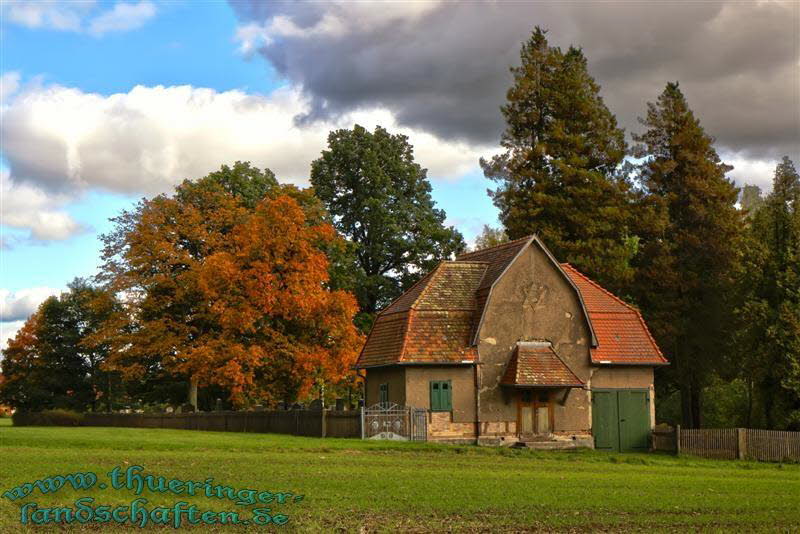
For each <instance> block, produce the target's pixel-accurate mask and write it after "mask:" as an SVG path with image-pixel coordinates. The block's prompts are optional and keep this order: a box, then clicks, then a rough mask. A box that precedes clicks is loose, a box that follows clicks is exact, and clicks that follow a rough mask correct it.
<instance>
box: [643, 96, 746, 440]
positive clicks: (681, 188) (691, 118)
mask: <svg viewBox="0 0 800 534" xmlns="http://www.w3.org/2000/svg"><path fill="white" fill-rule="evenodd" d="M640 122H641V123H642V124H643V125H644V126H645V127H646V131H645V132H644V133H642V134H641V135H635V136H634V140H635V141H636V142H637V143H638V145H637V146H636V147H635V154H636V156H638V157H639V158H642V159H643V163H642V164H641V166H640V168H639V170H640V175H639V180H640V181H641V184H642V186H643V187H644V190H645V193H646V196H647V197H646V199H645V200H646V201H647V203H648V204H649V205H651V206H653V208H654V210H655V211H657V212H659V215H660V216H659V220H660V221H662V224H661V225H660V226H659V227H657V228H656V231H653V232H650V233H648V234H644V235H642V236H641V237H642V240H641V243H640V246H641V256H640V258H639V261H638V270H637V280H638V283H637V286H638V301H639V303H640V305H641V306H642V308H643V310H644V312H645V315H646V317H647V319H648V324H649V325H650V327H651V329H652V330H653V333H654V335H655V336H656V338H657V340H658V342H659V344H660V346H661V348H662V350H664V351H665V353H666V354H667V356H668V358H669V359H670V361H671V362H672V366H671V367H670V368H669V369H667V370H665V375H666V376H665V378H667V379H668V383H667V386H670V387H673V388H677V389H679V390H680V392H681V404H682V418H683V423H684V425H686V426H689V427H697V426H700V425H701V423H702V421H701V397H702V389H703V387H704V385H705V384H706V382H707V380H708V377H709V376H710V374H711V373H712V371H713V370H714V369H715V366H716V365H717V364H718V362H719V358H720V357H721V356H722V355H723V354H724V353H725V350H726V349H727V347H728V336H729V334H730V330H731V325H732V316H731V310H732V308H733V306H732V304H731V299H732V296H733V294H732V293H733V287H734V283H735V275H736V269H737V265H738V261H739V250H740V246H741V235H742V230H743V228H744V225H743V221H742V212H740V211H739V210H738V209H737V208H736V205H735V204H736V200H737V197H738V189H737V188H736V187H735V186H734V184H733V182H732V181H731V180H729V179H728V178H727V177H726V176H725V174H726V173H727V172H728V171H729V170H731V168H732V167H730V166H728V165H725V164H724V163H722V162H721V161H720V158H719V156H718V155H717V152H716V150H715V149H714V145H713V142H714V140H713V139H712V138H711V137H710V136H709V135H708V134H706V133H705V131H704V130H703V128H702V126H701V125H700V121H699V120H698V119H697V118H696V117H695V115H694V113H693V112H692V110H691V109H690V108H689V105H688V104H687V102H686V99H685V97H684V95H683V93H682V92H681V90H680V88H679V86H678V83H668V84H667V86H666V88H665V89H664V91H663V92H662V93H661V95H660V96H659V97H658V100H657V102H655V103H649V104H648V109H647V116H646V117H645V118H643V119H640ZM662 376H664V375H662Z"/></svg>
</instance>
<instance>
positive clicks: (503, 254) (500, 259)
mask: <svg viewBox="0 0 800 534" xmlns="http://www.w3.org/2000/svg"><path fill="white" fill-rule="evenodd" d="M532 239H533V236H528V237H523V238H521V239H515V240H514V241H509V242H508V243H503V244H502V245H497V246H496V247H491V248H486V249H483V250H476V251H475V252H467V253H466V254H462V255H460V256H458V257H457V258H456V261H483V262H486V263H488V267H487V268H486V274H485V275H484V277H483V280H481V284H480V286H479V287H478V290H477V292H476V295H475V298H476V305H475V316H474V317H473V320H472V331H471V332H470V341H471V343H476V341H475V340H476V337H477V334H478V328H479V327H480V324H481V317H483V310H484V308H485V307H486V302H487V301H488V300H489V292H490V291H491V289H492V284H494V283H495V281H497V279H498V278H500V275H502V274H503V272H504V271H505V270H506V267H508V266H509V265H510V264H511V262H512V261H514V258H516V257H517V254H519V253H520V251H521V250H522V249H523V248H525V246H527V245H528V244H529V243H530V242H531V240H532Z"/></svg>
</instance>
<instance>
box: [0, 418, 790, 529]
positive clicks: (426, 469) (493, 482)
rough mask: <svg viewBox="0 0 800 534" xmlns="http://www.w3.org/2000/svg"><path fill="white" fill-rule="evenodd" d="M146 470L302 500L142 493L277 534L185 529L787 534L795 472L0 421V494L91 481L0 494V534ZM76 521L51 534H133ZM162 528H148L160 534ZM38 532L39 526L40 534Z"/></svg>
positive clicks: (635, 458) (104, 497)
mask: <svg viewBox="0 0 800 534" xmlns="http://www.w3.org/2000/svg"><path fill="white" fill-rule="evenodd" d="M132 465H140V466H143V467H144V469H145V474H153V475H163V476H165V477H167V478H168V479H170V478H177V479H181V480H184V481H185V480H197V481H204V480H205V479H207V478H208V477H213V478H214V483H216V484H223V485H227V486H231V487H234V488H250V489H256V490H258V491H264V490H267V491H271V492H279V491H280V492H284V491H286V492H292V493H293V494H295V495H299V494H302V495H304V498H303V500H302V501H300V502H286V503H284V504H260V505H254V506H249V507H247V506H241V505H237V504H235V503H234V502H233V501H231V500H227V499H216V498H207V497H202V498H201V497H199V496H197V497H193V498H192V497H186V496H178V495H174V494H169V493H166V494H162V493H148V492H147V491H145V493H143V494H142V497H145V498H147V499H148V501H149V503H148V504H147V506H149V507H154V506H157V505H163V506H170V507H171V506H172V505H174V504H175V503H176V502H178V501H181V500H185V501H188V502H189V504H196V505H197V507H198V508H199V509H204V510H216V511H239V512H240V513H241V515H242V517H243V518H249V517H250V516H251V515H252V509H253V508H263V507H269V508H271V513H273V514H277V513H282V514H285V515H287V516H288V517H289V522H288V523H287V524H286V525H284V526H282V527H274V526H273V527H272V528H271V529H270V528H269V527H267V528H265V527H263V526H253V525H250V526H242V525H236V526H234V525H224V526H206V525H199V526H196V527H193V528H192V530H193V531H195V532H242V531H247V532H251V531H252V532H255V531H264V530H284V531H287V532H288V531H296V532H317V531H322V532H330V531H335V530H337V529H338V530H340V531H348V532H349V531H356V532H358V531H361V532H373V531H378V532H383V531H395V532H397V531H400V532H428V531H437V530H438V531H466V532H472V531H475V532H477V531H480V532H486V531H598V530H606V531H653V530H657V531H685V530H687V529H693V530H696V529H702V530H710V531H723V530H724V531H732V530H739V531H751V530H768V531H780V530H783V531H793V530H797V529H798V528H800V465H779V464H766V463H764V464H759V463H753V462H730V461H713V460H702V459H695V458H685V457H682V458H674V457H670V456H663V455H655V454H653V455H644V454H605V453H599V452H594V451H580V452H547V453H545V452H532V451H527V450H509V449H497V448H484V447H480V448H479V447H473V446H446V445H432V444H414V443H386V442H362V441H360V440H342V439H315V438H300V437H292V436H280V435H273V434H234V433H213V432H193V431H180V430H149V429H123V428H53V427H22V428H14V427H11V426H10V422H9V420H8V419H0V493H2V492H5V491H7V490H10V489H11V488H13V487H15V486H18V485H21V484H23V483H25V482H33V481H35V480H37V479H41V478H43V477H46V476H52V475H59V474H60V475H66V474H69V473H74V472H88V471H90V472H94V473H97V475H98V484H97V485H95V487H94V488H92V489H90V490H80V491H76V490H73V489H72V488H62V489H61V490H59V491H57V492H55V493H49V494H44V495H43V494H41V493H40V492H38V491H34V493H32V494H31V495H29V496H28V497H26V498H25V499H23V500H17V501H11V500H9V499H7V498H0V531H1V532H26V531H29V530H30V531H41V530H42V529H41V527H36V528H29V527H25V526H23V525H22V524H21V523H20V513H21V512H20V505H21V503H23V502H35V503H37V506H38V507H39V508H50V507H57V506H58V507H72V506H73V503H74V501H75V500H76V499H78V498H80V497H85V496H89V497H93V498H94V499H95V500H96V503H97V504H95V506H97V505H98V504H107V505H125V504H129V503H130V502H131V501H132V500H133V499H135V498H137V496H136V495H134V494H133V493H132V492H131V491H128V490H126V489H122V488H121V489H112V488H111V487H110V486H109V487H108V488H106V489H100V488H99V487H98V486H99V483H100V482H101V481H106V482H107V481H108V477H107V476H106V473H108V472H109V471H111V470H112V469H113V468H114V467H116V466H119V467H121V468H122V469H123V470H124V469H126V468H127V467H129V466H132ZM111 525H113V523H111V524H106V525H97V524H94V525H91V524H87V525H83V526H80V525H77V524H73V525H72V526H70V527H51V529H52V530H54V531H55V530H57V531H61V532H63V531H71V532H72V531H87V532H89V531H93V532H99V531H102V532H106V531H123V530H126V531H134V530H140V529H139V528H133V527H130V526H128V527H114V528H112V526H111ZM166 528H169V530H172V528H171V527H164V526H152V525H151V526H148V527H147V529H148V530H151V529H156V530H163V529H166ZM51 529H45V530H51Z"/></svg>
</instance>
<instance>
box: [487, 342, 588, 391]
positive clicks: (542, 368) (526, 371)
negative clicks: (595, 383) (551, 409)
mask: <svg viewBox="0 0 800 534" xmlns="http://www.w3.org/2000/svg"><path fill="white" fill-rule="evenodd" d="M500 383H501V384H503V385H506V386H527V387H581V386H583V382H582V381H581V380H580V379H579V378H578V377H577V376H575V373H573V372H572V370H570V368H569V367H567V364H565V363H564V361H563V360H562V359H561V358H559V356H558V354H556V352H555V351H554V350H553V347H551V346H550V343H540V342H531V343H517V347H516V348H515V349H514V353H513V354H512V355H511V360H509V362H508V365H507V366H506V372H505V374H504V375H503V378H502V380H500Z"/></svg>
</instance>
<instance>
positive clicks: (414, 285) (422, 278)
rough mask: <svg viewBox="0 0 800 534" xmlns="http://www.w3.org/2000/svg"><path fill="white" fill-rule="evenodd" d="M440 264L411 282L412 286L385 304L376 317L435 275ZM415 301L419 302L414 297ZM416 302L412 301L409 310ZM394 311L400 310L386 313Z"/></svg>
mask: <svg viewBox="0 0 800 534" xmlns="http://www.w3.org/2000/svg"><path fill="white" fill-rule="evenodd" d="M441 263H442V262H439V265H441ZM439 265H437V266H436V267H434V268H433V270H432V271H430V272H428V273H425V275H424V276H422V277H421V278H420V279H419V280H417V281H416V282H414V283H413V284H411V287H409V288H408V289H406V290H405V291H403V292H402V293H400V294H399V295H398V296H397V297H395V299H394V300H392V301H391V302H390V303H389V304H387V305H386V306H385V307H384V308H383V309H382V310H381V311H379V312H378V313H377V315H376V317H377V316H378V315H383V314H384V313H385V312H386V311H387V310H388V309H389V308H391V307H392V306H394V304H395V303H396V302H397V301H398V300H400V299H401V298H403V297H404V296H405V295H406V293H408V292H409V291H411V290H412V289H414V288H415V287H417V286H418V285H419V284H421V283H422V282H424V281H425V280H427V279H428V278H430V277H432V276H433V273H434V272H436V269H438V268H439ZM414 302H417V300H416V299H414ZM414 302H412V303H411V305H409V307H408V309H409V310H410V309H411V306H412V305H413V304H414ZM399 311H406V310H399ZM393 313H398V312H389V313H387V314H386V315H391V314H393Z"/></svg>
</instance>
